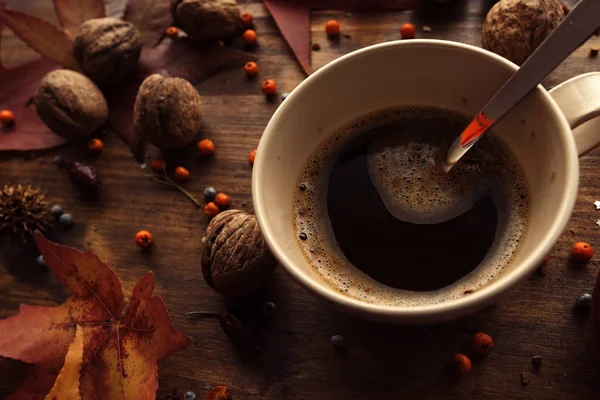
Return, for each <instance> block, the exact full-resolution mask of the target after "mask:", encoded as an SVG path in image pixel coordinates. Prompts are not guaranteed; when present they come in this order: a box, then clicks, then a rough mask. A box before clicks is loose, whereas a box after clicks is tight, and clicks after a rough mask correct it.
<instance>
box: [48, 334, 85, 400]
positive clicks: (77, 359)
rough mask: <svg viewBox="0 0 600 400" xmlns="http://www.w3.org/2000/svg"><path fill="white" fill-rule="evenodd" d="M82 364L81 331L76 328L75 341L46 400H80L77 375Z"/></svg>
mask: <svg viewBox="0 0 600 400" xmlns="http://www.w3.org/2000/svg"><path fill="white" fill-rule="evenodd" d="M82 364H83V329H82V328H81V326H77V329H76V331H75V340H74V341H73V343H71V346H69V352H68V353H67V355H66V356H65V363H64V365H63V367H62V369H61V370H60V372H59V373H58V376H57V377H56V381H55V382H54V386H53V387H52V389H51V390H50V393H48V395H47V396H46V400H56V399H69V400H71V399H72V400H78V399H81V396H80V394H79V375H80V374H81V365H82Z"/></svg>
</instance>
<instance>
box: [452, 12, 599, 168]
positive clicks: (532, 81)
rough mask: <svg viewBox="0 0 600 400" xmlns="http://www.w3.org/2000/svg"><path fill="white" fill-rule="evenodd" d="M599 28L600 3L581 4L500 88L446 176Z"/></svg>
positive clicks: (455, 148)
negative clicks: (480, 140) (477, 143)
mask: <svg viewBox="0 0 600 400" xmlns="http://www.w3.org/2000/svg"><path fill="white" fill-rule="evenodd" d="M599 27H600V0H581V1H580V2H579V3H577V5H576V6H575V7H574V8H573V9H572V10H571V12H570V13H569V14H568V15H567V17H566V18H565V19H564V20H563V21H562V22H561V23H560V24H559V25H558V26H557V27H556V28H555V29H554V30H553V31H552V33H551V34H550V35H549V36H548V37H547V38H546V40H544V41H543V42H542V44H540V45H539V47H538V48H537V49H536V50H535V51H534V52H533V54H531V55H530V56H529V58H528V59H527V60H525V62H524V63H523V65H522V66H521V68H519V69H518V70H517V72H515V73H514V75H513V76H512V77H511V78H510V79H509V80H508V81H507V82H506V83H505V84H504V86H502V87H501V88H500V90H499V91H498V92H496V94H495V95H494V97H492V99H491V100H490V101H489V102H488V103H487V104H486V105H485V107H484V108H483V110H482V111H481V112H480V113H479V114H477V116H476V117H475V118H474V119H473V121H471V123H470V124H469V125H468V126H467V127H466V128H465V130H464V131H463V132H462V133H461V134H460V136H458V137H457V138H456V140H455V141H454V142H453V143H452V145H451V146H450V148H449V149H448V153H447V155H446V160H445V163H444V165H442V169H443V170H444V171H446V172H448V171H450V169H451V168H452V167H453V166H454V164H456V163H457V162H458V160H460V158H461V157H462V156H463V155H464V154H465V153H466V152H467V151H468V150H469V149H470V148H471V147H472V146H473V145H474V144H475V143H476V142H477V141H478V140H479V139H480V138H481V137H482V136H483V134H484V133H486V132H487V131H488V130H490V129H491V128H492V127H493V126H494V125H496V124H497V123H498V122H499V121H500V120H501V119H502V118H503V117H504V116H505V115H506V114H508V112H509V111H510V110H512V109H513V108H514V107H515V106H516V105H517V104H519V103H520V102H521V100H523V99H524V98H525V97H526V96H527V95H528V94H529V93H530V92H531V91H532V90H533V89H535V88H536V87H537V85H538V84H539V83H540V82H541V81H542V80H543V79H544V78H545V77H546V76H547V75H548V74H549V73H550V72H552V70H554V68H556V67H557V66H558V64H560V63H561V62H562V61H563V60H564V59H565V58H567V56H569V55H570V54H571V53H572V52H573V51H574V50H575V49H577V48H578V47H579V46H580V45H581V44H582V43H584V42H585V41H586V40H587V39H588V38H589V37H590V36H591V35H592V34H593V33H594V32H595V31H596V30H597V29H598V28H599Z"/></svg>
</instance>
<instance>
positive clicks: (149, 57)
mask: <svg viewBox="0 0 600 400" xmlns="http://www.w3.org/2000/svg"><path fill="white" fill-rule="evenodd" d="M255 59H256V57H255V56H254V55H252V54H249V53H245V52H243V51H238V50H233V49H230V48H227V47H223V46H219V45H218V44H217V43H206V42H202V43H200V42H196V41H192V40H189V39H186V38H179V39H177V40H170V41H169V42H167V43H166V44H164V45H160V46H156V47H146V48H144V50H143V51H142V56H141V59H140V67H139V68H138V72H137V74H136V75H135V76H133V77H131V78H130V79H129V80H128V81H127V82H126V83H125V84H123V85H121V87H119V88H118V89H116V90H114V91H113V92H112V93H108V94H107V101H108V107H109V112H110V114H109V121H110V123H111V124H112V125H113V127H114V128H115V129H116V130H117V132H119V134H120V135H121V137H123V139H124V140H125V141H126V142H127V143H128V144H129V146H130V147H131V149H132V151H133V152H134V154H135V155H136V157H137V158H138V159H139V160H141V158H142V157H143V144H142V142H141V141H140V138H139V137H138V136H137V135H136V134H135V131H134V129H133V105H134V103H135V97H136V96H137V91H138V88H139V87H140V85H141V83H142V82H143V81H144V79H145V78H146V77H147V76H149V75H151V74H153V73H161V74H166V75H169V76H172V77H179V78H183V79H187V80H188V81H190V82H191V83H192V85H197V84H199V83H200V82H202V81H204V80H206V79H207V78H209V77H211V76H212V75H214V74H216V73H217V72H219V71H221V70H222V69H224V68H225V67H230V66H233V65H236V64H237V65H242V64H245V63H246V62H248V61H250V60H255Z"/></svg>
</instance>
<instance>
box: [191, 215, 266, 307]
mask: <svg viewBox="0 0 600 400" xmlns="http://www.w3.org/2000/svg"><path fill="white" fill-rule="evenodd" d="M201 265H202V274H203V275H204V280H205V281H206V283H207V284H208V285H209V286H210V287H211V288H213V289H214V290H216V291H217V292H219V293H222V294H224V295H226V296H244V295H247V294H250V293H253V292H255V291H257V290H258V289H259V288H260V287H261V286H262V285H263V283H264V282H265V281H266V280H267V279H268V278H269V277H270V276H271V273H272V272H273V270H274V269H275V266H276V265H277V261H276V260H275V258H274V257H273V255H272V254H271V252H270V251H269V248H268V247H267V244H266V242H265V240H264V238H263V236H262V234H261V232H260V228H259V227H258V223H257V222H256V217H254V215H250V214H248V213H246V212H243V211H240V210H227V211H223V212H222V213H220V214H219V215H217V216H216V217H215V218H213V219H212V220H211V221H210V223H209V224H208V228H207V229H206V236H205V240H204V244H203V247H202V261H201Z"/></svg>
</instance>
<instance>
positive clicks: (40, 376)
mask: <svg viewBox="0 0 600 400" xmlns="http://www.w3.org/2000/svg"><path fill="white" fill-rule="evenodd" d="M31 367H32V372H31V373H30V374H29V375H28V376H27V378H25V380H24V381H23V382H21V386H19V388H18V389H17V390H16V391H15V392H14V393H13V394H11V395H10V396H8V397H7V398H6V400H43V399H44V398H45V397H46V393H48V392H49V391H50V389H52V386H53V385H54V381H56V377H57V376H58V372H59V370H60V367H57V368H52V367H48V366H45V365H35V366H34V365H32V366H31Z"/></svg>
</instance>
